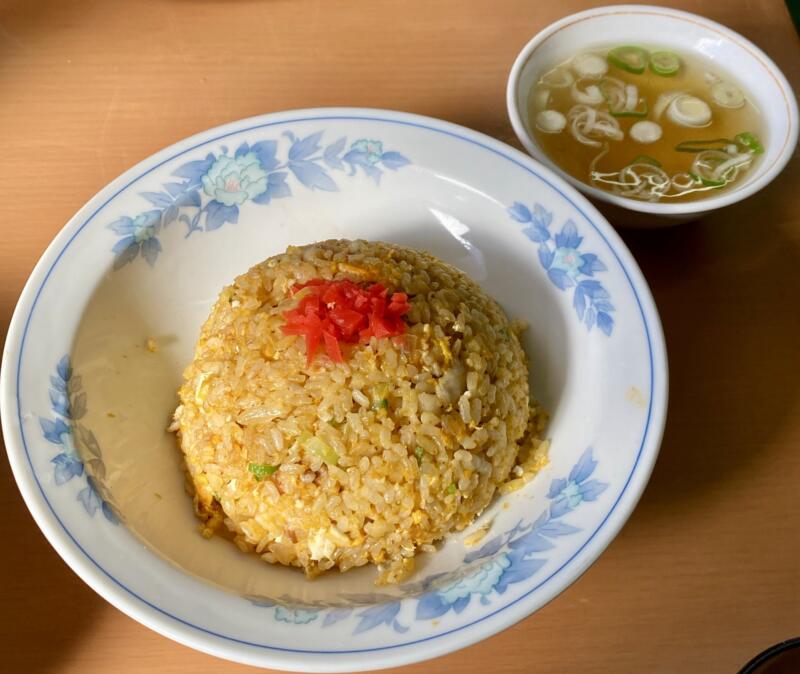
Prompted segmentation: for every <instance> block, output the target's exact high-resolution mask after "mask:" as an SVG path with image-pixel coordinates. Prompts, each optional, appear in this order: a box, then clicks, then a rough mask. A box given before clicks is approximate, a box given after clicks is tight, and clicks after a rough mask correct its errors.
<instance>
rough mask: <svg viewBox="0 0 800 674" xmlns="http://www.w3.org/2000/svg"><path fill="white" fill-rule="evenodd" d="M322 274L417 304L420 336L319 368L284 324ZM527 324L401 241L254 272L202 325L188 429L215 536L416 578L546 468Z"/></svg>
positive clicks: (292, 556)
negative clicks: (500, 500) (442, 544)
mask: <svg viewBox="0 0 800 674" xmlns="http://www.w3.org/2000/svg"><path fill="white" fill-rule="evenodd" d="M312 279H328V280H341V279H349V280H352V281H354V282H356V283H359V284H366V283H371V282H380V283H382V284H383V285H384V286H386V287H387V288H388V289H389V291H390V292H393V291H402V292H404V293H407V295H408V301H409V303H410V304H411V309H410V311H409V312H408V314H407V315H406V316H405V317H404V320H405V323H406V325H407V328H406V331H405V333H404V334H403V335H402V336H400V337H393V338H383V339H378V338H376V337H372V338H371V341H370V342H369V343H368V344H355V345H352V346H350V345H348V348H347V351H346V358H345V362H344V363H335V362H333V361H332V360H331V359H330V358H329V357H328V356H327V355H326V354H325V353H324V351H320V352H319V353H318V354H317V355H316V357H315V358H314V360H313V361H312V362H311V364H310V365H309V364H307V354H306V349H305V344H304V341H303V338H302V337H298V336H294V335H285V334H284V333H283V331H282V330H281V326H282V325H283V324H284V323H285V319H284V318H283V313H284V312H286V311H287V310H289V309H291V308H292V307H293V306H295V305H296V303H297V299H296V298H295V297H294V296H293V295H292V293H291V288H292V286H294V285H295V284H300V283H305V282H308V281H309V280H312ZM521 328H522V326H521V325H517V324H515V323H511V322H509V320H508V318H507V317H506V315H505V313H504V312H503V310H502V309H501V308H500V306H499V305H498V304H497V302H495V301H494V300H493V299H492V298H490V297H489V296H487V295H486V293H485V292H484V291H483V290H482V289H481V288H480V287H479V286H478V285H477V284H476V283H474V282H473V281H471V280H470V279H469V278H468V277H467V276H466V275H465V274H464V273H463V272H461V271H459V270H457V269H455V268H454V267H451V266H450V265H447V264H445V263H444V262H442V261H441V260H438V259H437V258H435V257H433V256H432V255H429V254H427V253H423V252H418V251H415V250H412V249H410V248H405V247H402V246H398V245H390V244H386V243H378V242H367V241H346V240H331V241H325V242H322V243H317V244H312V245H308V246H304V247H290V248H289V249H287V251H286V252H285V253H284V254H282V255H277V256H275V257H272V258H270V259H268V260H266V261H264V262H262V263H261V264H258V265H256V266H255V267H253V268H252V269H250V270H249V271H248V272H247V273H245V274H242V275H241V276H239V277H238V278H237V279H236V280H235V281H234V283H233V284H232V285H231V286H229V287H227V288H225V289H224V290H223V291H222V293H221V294H220V296H219V299H218V300H217V302H216V304H215V305H214V308H213V310H212V311H211V315H210V316H209V317H208V319H207V321H206V322H205V324H204V326H203V328H202V331H201V334H200V339H199V341H198V343H197V347H196V350H195V355H194V360H193V361H192V362H191V364H190V365H189V366H188V368H187V369H186V371H185V372H184V383H183V385H182V387H181V389H180V391H179V397H180V404H179V406H178V408H177V410H176V412H175V421H174V424H173V427H172V429H173V430H176V431H177V434H178V439H179V444H180V449H181V451H182V452H183V454H184V457H185V462H186V468H187V474H188V476H189V483H190V485H191V487H192V491H193V493H194V505H195V510H196V512H197V514H198V516H199V517H200V518H201V519H202V520H203V525H202V532H203V534H204V535H205V536H211V535H212V534H213V533H214V532H215V531H217V530H220V531H223V532H224V531H225V529H227V530H228V531H229V532H231V533H232V535H233V538H234V540H235V542H236V544H237V545H238V546H239V547H240V548H241V549H243V550H247V551H255V552H256V553H257V554H258V555H260V556H261V557H262V558H263V559H264V560H265V561H267V562H271V563H280V564H285V565H291V566H297V567H301V568H303V569H304V570H305V572H306V573H307V574H308V575H309V576H314V575H317V574H318V573H320V572H322V571H325V570H327V569H331V568H334V567H337V568H338V569H340V570H341V571H346V570H347V569H350V568H352V567H356V566H362V565H365V564H369V563H372V564H375V565H377V566H378V569H379V574H378V582H379V583H395V582H398V581H400V580H401V579H403V578H404V577H406V576H407V575H408V573H410V571H411V570H412V569H413V568H414V556H415V554H417V553H418V552H420V551H432V550H434V549H435V548H434V546H433V543H434V542H436V541H438V540H440V539H442V537H443V536H445V535H446V534H447V533H448V532H451V531H456V530H461V529H463V528H465V527H466V526H468V525H469V524H470V523H471V522H472V521H473V520H474V519H475V517H476V516H477V515H478V514H480V513H481V511H483V510H484V508H486V506H487V505H488V504H489V502H490V501H491V500H492V498H493V496H494V495H495V493H496V492H497V491H498V489H499V490H500V492H506V491H512V490H514V489H516V488H519V487H520V486H521V485H522V484H523V483H524V482H525V481H527V480H528V479H529V478H530V477H531V476H532V475H533V474H534V473H535V472H536V471H537V470H538V469H539V468H540V467H541V466H542V465H543V464H544V463H545V462H546V457H545V455H546V443H544V442H542V441H541V440H540V439H539V433H540V431H541V429H542V425H543V422H544V415H543V414H540V413H539V411H538V409H537V407H536V406H535V404H533V403H532V401H531V399H530V395H529V391H528V366H527V361H526V358H525V354H524V352H523V350H522V348H521V346H520V341H519V333H520V330H521ZM376 400H379V402H380V404H376ZM309 437H313V438H316V439H318V440H321V441H322V442H323V443H324V445H323V446H324V447H327V448H328V449H331V450H332V452H328V454H327V455H325V454H324V453H323V456H320V453H319V452H314V451H310V449H309V443H308V442H306V441H305V440H304V439H306V440H307V439H308V438H309ZM331 456H333V457H335V461H331ZM253 466H269V470H270V471H271V472H270V473H269V474H268V475H267V474H264V473H263V472H261V473H258V471H256V472H255V473H254V470H253ZM222 527H224V528H225V529H222Z"/></svg>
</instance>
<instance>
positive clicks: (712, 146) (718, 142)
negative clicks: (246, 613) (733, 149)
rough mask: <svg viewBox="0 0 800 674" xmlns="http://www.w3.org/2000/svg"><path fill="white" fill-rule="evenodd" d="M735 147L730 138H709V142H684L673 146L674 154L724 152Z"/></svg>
mask: <svg viewBox="0 0 800 674" xmlns="http://www.w3.org/2000/svg"><path fill="white" fill-rule="evenodd" d="M731 145H735V143H734V141H732V140H731V139H730V138H710V139H709V140H684V141H683V142H681V143H678V144H677V145H676V146H675V151H676V152H692V153H696V152H703V151H704V150H719V151H721V152H726V151H727V149H728V147H729V146H731Z"/></svg>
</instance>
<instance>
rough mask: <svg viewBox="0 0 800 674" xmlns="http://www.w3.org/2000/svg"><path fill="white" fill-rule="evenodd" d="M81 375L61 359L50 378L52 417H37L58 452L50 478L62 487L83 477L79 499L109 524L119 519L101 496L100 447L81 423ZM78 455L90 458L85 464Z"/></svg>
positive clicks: (84, 407)
mask: <svg viewBox="0 0 800 674" xmlns="http://www.w3.org/2000/svg"><path fill="white" fill-rule="evenodd" d="M82 388H83V384H82V380H81V377H80V375H77V374H75V373H74V372H73V371H72V366H71V365H70V362H69V357H67V356H64V357H63V358H61V360H59V361H58V364H57V365H56V371H55V374H54V375H52V376H51V377H50V389H49V393H50V408H51V409H52V411H53V415H54V416H53V418H50V419H48V418H45V417H40V418H39V425H40V426H41V428H42V433H43V434H44V437H45V439H46V440H48V441H49V442H52V443H53V444H54V445H58V447H60V451H59V453H58V454H57V455H56V456H55V457H54V458H53V459H51V460H50V462H51V463H52V464H53V465H54V466H55V468H54V470H53V479H54V480H55V483H56V484H57V485H59V486H60V485H63V484H66V483H67V482H69V481H70V480H72V479H73V478H76V477H77V478H80V477H85V478H86V486H85V487H84V488H83V489H81V490H80V491H79V492H78V500H79V501H80V502H81V503H82V504H83V507H84V508H85V509H86V512H87V513H88V514H89V515H92V516H93V515H94V514H95V513H96V512H97V511H98V510H100V511H101V512H102V513H103V515H104V516H105V518H106V519H107V520H108V521H109V522H111V523H112V524H117V523H118V522H119V518H118V517H117V514H116V512H115V510H114V507H113V506H112V505H111V503H110V501H109V500H108V498H107V497H106V495H105V494H104V489H103V487H102V485H101V481H102V480H104V479H105V475H106V468H105V464H104V463H103V455H102V451H101V450H100V445H99V443H98V442H97V438H96V437H95V435H94V433H93V432H92V431H91V430H90V429H88V428H86V426H84V425H83V424H82V423H81V422H80V420H81V419H82V418H83V417H84V416H85V415H86V412H87V409H88V408H87V404H86V392H85V391H83V390H82ZM81 455H83V456H88V457H91V458H89V459H88V460H87V461H86V463H85V464H84V461H83V459H82V458H81Z"/></svg>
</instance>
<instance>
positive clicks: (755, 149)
mask: <svg viewBox="0 0 800 674" xmlns="http://www.w3.org/2000/svg"><path fill="white" fill-rule="evenodd" d="M734 140H735V141H736V142H737V143H739V145H742V146H744V147H746V148H747V149H748V150H750V152H752V153H753V154H764V146H763V145H762V144H761V141H759V140H758V137H757V136H756V135H755V134H754V133H750V132H749V131H742V133H737V134H736V136H735V138H734Z"/></svg>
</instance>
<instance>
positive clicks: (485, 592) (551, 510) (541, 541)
mask: <svg viewBox="0 0 800 674" xmlns="http://www.w3.org/2000/svg"><path fill="white" fill-rule="evenodd" d="M596 468H597V461H596V460H595V459H594V457H593V453H592V448H591V447H589V448H588V449H587V450H586V451H585V452H584V453H583V454H582V455H581V457H580V459H579V460H578V462H577V463H576V464H575V465H574V466H573V467H572V470H571V471H570V472H569V475H568V476H567V477H564V478H557V479H555V480H553V481H552V482H551V484H550V489H549V490H548V492H547V498H548V499H549V501H550V503H549V505H548V507H547V508H546V509H545V510H544V511H543V512H542V513H541V515H540V516H539V517H538V518H537V519H536V520H535V521H534V522H533V523H528V524H525V523H523V522H522V521H520V522H518V523H517V524H516V525H515V526H514V527H512V528H511V529H510V530H509V531H506V532H505V533H502V534H498V535H497V536H494V537H493V538H491V539H490V540H489V541H488V542H486V543H485V544H484V545H483V546H481V547H480V548H479V549H478V550H474V551H472V552H468V553H467V554H466V555H465V556H464V559H463V564H464V566H465V567H467V568H468V569H469V571H468V572H467V573H466V574H464V573H463V572H462V573H459V574H438V575H434V576H429V577H428V578H425V579H424V580H422V581H419V582H416V583H410V584H407V585H405V586H403V588H402V589H403V594H402V596H401V597H398V596H392V595H388V594H366V595H343V596H342V597H341V599H342V601H341V602H333V603H329V604H326V605H320V604H304V603H302V602H297V601H293V600H292V599H291V598H289V597H281V598H280V599H267V598H263V597H248V600H249V601H250V602H252V603H253V604H255V605H256V606H263V607H265V608H272V609H273V611H274V616H275V619H276V620H279V621H281V622H290V623H294V624H296V625H305V624H308V623H311V622H314V621H316V620H317V619H318V618H322V627H328V626H330V625H334V624H336V623H339V622H341V621H343V620H346V619H352V620H353V622H354V625H353V627H352V634H353V635H357V634H361V633H362V632H367V631H369V630H372V629H375V628H377V627H380V626H385V627H388V628H390V629H392V630H394V631H395V632H400V633H402V632H406V631H407V630H408V629H409V628H408V623H410V622H414V621H424V620H434V619H437V618H441V617H442V616H444V615H446V614H447V613H449V612H450V611H453V612H454V613H461V612H462V611H463V610H464V609H466V608H467V606H469V604H470V602H472V601H473V599H475V600H477V601H480V603H481V604H484V605H488V604H491V603H492V601H493V599H494V598H496V597H498V596H500V595H502V594H504V593H505V592H506V591H507V590H508V588H509V587H510V586H511V585H514V584H515V583H519V582H522V581H525V580H527V579H528V578H530V577H531V576H533V575H534V574H535V573H536V572H538V571H539V570H540V569H541V568H542V567H543V566H544V565H545V564H546V563H547V555H546V554H545V553H547V551H549V550H552V549H554V548H555V547H556V546H557V545H558V539H560V538H562V537H564V536H570V535H572V534H575V533H578V532H579V531H581V530H580V528H578V527H575V526H573V525H571V524H568V523H567V522H565V521H563V518H564V517H565V516H566V515H568V514H569V513H571V512H573V511H574V510H575V509H577V508H579V507H580V506H582V505H583V504H584V503H591V502H593V501H596V500H597V499H598V498H599V497H600V495H601V494H603V492H605V490H606V489H607V488H608V484H607V483H606V482H602V481H600V480H597V479H591V478H592V475H593V474H594V472H595V469H596ZM454 576H456V577H454ZM402 598H416V604H415V607H414V609H413V613H409V614H408V615H407V616H403V617H402V620H401V616H400V613H401V610H402V608H403V605H402V603H401V602H400V599H402ZM359 606H361V608H359ZM364 606H368V607H367V608H364ZM322 616H324V617H322Z"/></svg>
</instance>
